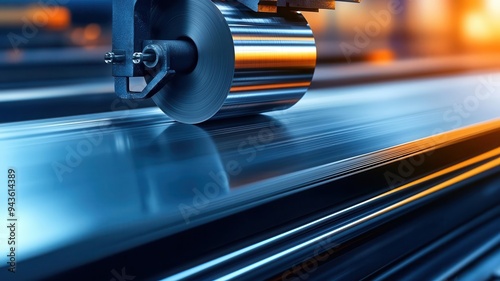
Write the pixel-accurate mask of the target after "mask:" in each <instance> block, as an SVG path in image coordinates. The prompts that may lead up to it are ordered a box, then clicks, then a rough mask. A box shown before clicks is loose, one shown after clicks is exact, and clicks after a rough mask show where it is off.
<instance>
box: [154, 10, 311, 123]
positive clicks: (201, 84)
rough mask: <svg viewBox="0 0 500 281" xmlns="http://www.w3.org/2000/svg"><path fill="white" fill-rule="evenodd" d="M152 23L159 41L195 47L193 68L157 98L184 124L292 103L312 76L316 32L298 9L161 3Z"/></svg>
mask: <svg viewBox="0 0 500 281" xmlns="http://www.w3.org/2000/svg"><path fill="white" fill-rule="evenodd" d="M152 26H153V34H152V36H153V39H158V40H175V39H184V40H190V41H191V42H193V43H194V45H195V46H196V49H197V57H198V60H197V64H196V66H195V68H194V70H192V71H191V72H188V73H181V74H177V75H176V76H175V77H174V78H173V79H172V81H171V82H169V83H168V84H167V85H166V86H165V87H164V89H162V90H160V91H159V92H158V93H157V94H156V95H154V96H153V100H154V101H155V102H156V104H157V105H158V106H159V107H160V108H161V109H162V110H163V111H164V112H165V113H166V114H167V115H169V116H171V117H172V118H174V119H175V120H178V121H181V122H184V123H199V122H203V121H205V120H208V119H210V118H212V117H215V118H219V117H229V116H235V115H248V114H255V113H259V112H264V111H270V110H276V109H286V108H289V107H290V106H292V105H294V104H295V103H296V102H297V101H298V100H299V99H300V98H301V97H302V96H303V95H304V94H305V92H306V91H307V89H308V87H309V85H310V83H311V80H312V77H313V74H314V68H315V66H316V47H315V43H314V37H313V34H312V31H311V29H310V28H309V26H308V24H307V22H306V21H305V19H304V18H303V16H302V15H300V14H298V13H293V14H289V15H288V16H287V17H280V16H278V15H273V16H271V17H270V16H268V15H263V14H258V13H255V12H253V11H251V10H250V9H248V8H247V7H245V6H243V5H242V4H240V3H238V2H233V1H228V2H222V1H214V2H212V1H208V0H186V1H163V2H159V3H157V5H156V6H154V7H153V13H152ZM154 75H156V74H154ZM151 79H152V78H151V76H150V77H149V79H148V80H149V81H151Z"/></svg>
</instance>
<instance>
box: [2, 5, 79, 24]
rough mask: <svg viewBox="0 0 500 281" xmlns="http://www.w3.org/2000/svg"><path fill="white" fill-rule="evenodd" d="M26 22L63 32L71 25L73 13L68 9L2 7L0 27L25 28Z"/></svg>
mask: <svg viewBox="0 0 500 281" xmlns="http://www.w3.org/2000/svg"><path fill="white" fill-rule="evenodd" d="M26 22H28V23H29V24H31V25H33V26H35V27H36V28H46V29H55V30H61V29H66V28H68V27H69V26H70V25H71V12H70V11H69V9H68V8H66V7H45V6H41V5H35V6H29V7H14V8H10V7H9V8H8V7H2V8H1V9H0V26H23V25H26Z"/></svg>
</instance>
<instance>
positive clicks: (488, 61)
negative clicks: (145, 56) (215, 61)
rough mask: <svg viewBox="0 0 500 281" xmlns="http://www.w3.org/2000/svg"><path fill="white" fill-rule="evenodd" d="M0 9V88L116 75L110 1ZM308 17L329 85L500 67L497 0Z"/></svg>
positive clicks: (25, 1)
mask: <svg viewBox="0 0 500 281" xmlns="http://www.w3.org/2000/svg"><path fill="white" fill-rule="evenodd" d="M0 7H1V9H0V88H12V87H14V88H15V87H25V86H28V85H30V84H27V83H28V82H29V83H36V84H33V85H37V84H40V83H42V84H47V83H51V81H52V82H53V83H64V81H66V80H68V79H69V80H75V79H82V78H84V79H87V78H103V77H108V78H109V77H110V68H109V66H106V65H105V64H104V63H103V59H102V57H103V54H104V53H105V52H106V51H108V50H110V42H111V0H53V1H48V0H47V1H30V0H15V1H14V0H7V1H2V2H0ZM305 15H306V17H307V19H308V21H309V22H310V24H311V26H312V28H313V30H314V33H315V36H316V39H317V44H318V52H319V63H320V64H328V65H329V66H334V67H339V68H336V70H338V71H329V72H328V74H326V75H327V76H328V77H330V78H331V79H330V82H329V83H330V84H331V83H333V84H335V83H340V84H344V83H360V82H362V81H365V80H370V81H374V80H377V81H378V80H380V79H383V78H390V79H394V78H397V77H400V76H409V75H410V76H415V75H425V74H436V73H442V72H452V71H463V70H469V69H485V68H496V67H500V48H499V47H500V36H498V35H499V34H500V1H497V0H477V1H468V0H442V1H433V0H419V1H412V0H384V1H362V3H361V4H351V3H342V2H337V10H336V11H321V12H320V13H305ZM351 64H352V65H351ZM325 78H326V77H325ZM62 79H64V80H62Z"/></svg>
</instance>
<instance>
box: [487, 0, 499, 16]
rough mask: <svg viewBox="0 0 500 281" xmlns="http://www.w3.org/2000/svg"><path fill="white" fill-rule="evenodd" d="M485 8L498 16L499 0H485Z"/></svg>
mask: <svg viewBox="0 0 500 281" xmlns="http://www.w3.org/2000/svg"><path fill="white" fill-rule="evenodd" d="M485 1H486V3H485V6H486V10H487V11H488V12H489V13H490V14H492V15H496V16H500V1H499V0H485Z"/></svg>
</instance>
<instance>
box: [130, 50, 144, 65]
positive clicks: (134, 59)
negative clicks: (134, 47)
mask: <svg viewBox="0 0 500 281" xmlns="http://www.w3.org/2000/svg"><path fill="white" fill-rule="evenodd" d="M132 62H133V63H134V64H140V63H141V62H142V53H141V52H137V53H134V54H133V55H132Z"/></svg>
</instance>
